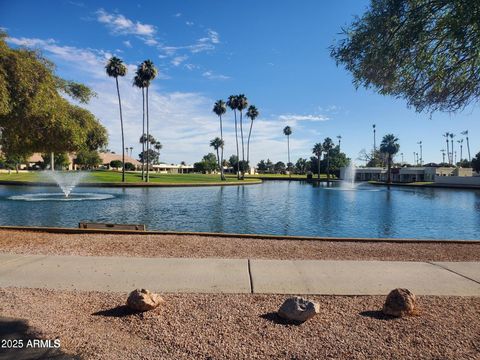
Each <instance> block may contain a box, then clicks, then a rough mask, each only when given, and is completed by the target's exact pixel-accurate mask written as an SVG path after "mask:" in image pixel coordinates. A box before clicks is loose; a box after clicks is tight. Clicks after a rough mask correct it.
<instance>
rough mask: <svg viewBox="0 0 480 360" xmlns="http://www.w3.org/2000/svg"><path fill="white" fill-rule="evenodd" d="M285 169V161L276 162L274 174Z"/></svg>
mask: <svg viewBox="0 0 480 360" xmlns="http://www.w3.org/2000/svg"><path fill="white" fill-rule="evenodd" d="M286 170H287V168H286V166H285V163H284V162H282V161H279V162H277V163H276V164H275V166H274V171H275V173H276V174H284V173H285V171H286Z"/></svg>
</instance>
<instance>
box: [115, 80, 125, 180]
mask: <svg viewBox="0 0 480 360" xmlns="http://www.w3.org/2000/svg"><path fill="white" fill-rule="evenodd" d="M115 83H116V84H117V95H118V106H119V108H120V127H121V128H122V182H125V137H124V135H123V116H122V100H121V99H120V88H119V87H118V76H115Z"/></svg>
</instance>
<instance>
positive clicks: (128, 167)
mask: <svg viewBox="0 0 480 360" xmlns="http://www.w3.org/2000/svg"><path fill="white" fill-rule="evenodd" d="M125 170H127V171H134V170H135V165H133V164H132V163H131V162H126V163H125Z"/></svg>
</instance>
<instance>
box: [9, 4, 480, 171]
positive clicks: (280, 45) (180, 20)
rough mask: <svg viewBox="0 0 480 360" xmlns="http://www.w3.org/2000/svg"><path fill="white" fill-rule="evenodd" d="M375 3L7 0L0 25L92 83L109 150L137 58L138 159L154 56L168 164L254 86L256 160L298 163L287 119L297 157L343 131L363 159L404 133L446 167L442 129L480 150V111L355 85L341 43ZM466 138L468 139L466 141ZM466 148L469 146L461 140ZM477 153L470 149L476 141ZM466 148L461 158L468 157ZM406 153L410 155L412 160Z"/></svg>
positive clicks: (156, 126) (129, 110) (229, 122)
mask: <svg viewBox="0 0 480 360" xmlns="http://www.w3.org/2000/svg"><path fill="white" fill-rule="evenodd" d="M367 6H368V1H364V0H362V1H360V0H345V1H333V0H332V1H316V0H310V1H301V2H299V1H293V0H292V1H287V0H285V1H272V0H270V1H253V0H246V1H242V2H241V3H239V2H234V1H222V0H205V1H194V0H191V1H173V0H172V1H161V2H159V1H130V2H128V3H127V2H119V1H102V2H98V1H81V0H73V1H67V0H59V1H43V2H35V1H23V0H16V1H6V0H0V27H3V28H5V29H6V31H7V32H8V34H9V36H10V39H9V43H10V45H11V46H29V47H33V48H38V49H40V50H41V51H42V52H43V54H44V55H45V56H46V57H47V58H49V59H51V60H52V61H53V62H54V63H55V64H56V65H57V72H58V74H59V75H61V76H63V77H65V78H68V79H72V80H77V81H82V82H85V83H86V84H88V85H89V86H91V87H92V88H93V89H94V90H95V91H96V92H97V93H98V97H97V98H96V99H95V100H94V101H92V102H91V103H90V104H89V105H88V106H87V107H88V108H89V109H90V110H91V111H92V112H93V113H94V114H95V115H96V116H97V117H98V118H99V119H100V121H101V122H102V123H103V124H104V125H105V126H106V127H107V128H108V131H109V135H110V145H109V147H110V148H111V149H113V150H115V151H117V152H120V136H119V134H120V125H119V120H118V109H117V107H116V106H117V105H116V94H115V87H114V81H113V79H109V78H108V77H107V76H106V75H105V74H104V69H103V66H104V64H105V61H106V59H107V58H108V57H109V56H111V55H112V54H115V55H117V56H119V57H121V58H122V59H123V60H124V61H125V63H126V64H128V65H129V74H128V76H127V77H126V78H124V79H121V92H122V100H123V102H124V106H125V131H126V139H127V140H126V141H127V145H128V146H133V147H134V148H135V150H134V154H138V152H139V150H140V146H139V144H138V138H139V137H140V134H141V96H140V93H139V92H138V91H137V90H136V89H134V88H133V87H132V86H131V77H132V74H133V73H134V70H135V66H136V65H137V64H139V63H140V62H141V61H143V60H145V59H151V60H152V61H153V62H154V63H155V64H156V65H157V66H158V68H159V71H160V76H159V78H158V79H157V80H155V81H154V84H153V86H152V92H151V95H152V99H151V123H152V133H153V135H154V136H155V137H156V138H157V139H158V140H160V141H161V142H162V143H163V145H164V149H163V150H162V154H161V160H163V161H166V162H169V163H170V162H179V161H182V160H185V161H187V162H189V163H191V162H194V161H198V160H199V159H200V158H201V156H203V155H204V154H206V153H207V152H210V151H212V149H211V148H209V141H210V140H211V139H212V138H213V137H215V136H217V135H218V133H219V131H218V121H217V118H216V117H215V115H214V114H212V113H211V108H212V105H213V102H214V101H215V100H217V99H221V98H223V99H226V97H228V95H230V94H237V93H245V94H246V95H247V97H248V99H249V101H250V103H251V104H255V105H256V106H257V107H258V108H259V110H260V112H261V116H260V117H259V119H258V120H257V121H256V123H255V125H254V128H253V137H252V145H251V148H252V151H251V152H252V155H251V158H252V160H253V162H254V163H256V162H258V161H259V160H260V159H263V158H270V159H272V160H273V161H279V160H282V161H286V139H285V137H284V136H283V134H282V129H283V127H284V126H285V125H290V126H291V127H292V128H293V135H292V136H291V148H292V151H291V152H292V159H295V160H296V159H297V158H298V157H307V158H308V157H310V156H311V148H312V147H313V144H314V143H315V142H319V141H323V139H324V138H325V137H327V136H329V137H331V138H333V139H334V140H335V141H336V136H337V135H341V136H342V150H343V151H345V152H346V153H347V155H348V156H349V157H352V158H356V157H357V156H358V153H359V151H360V150H361V149H363V148H365V149H371V148H372V146H373V135H372V124H374V123H375V124H376V126H377V143H379V142H380V140H381V137H382V136H383V135H384V134H386V133H393V134H395V135H396V136H397V137H398V138H399V139H400V145H401V150H400V151H401V152H403V153H404V157H405V160H407V161H410V162H412V161H413V152H414V151H419V149H418V145H417V142H418V141H420V140H421V141H423V144H424V146H423V158H424V162H431V161H433V162H439V161H440V160H441V153H440V150H441V149H443V148H445V142H444V138H443V137H442V133H444V132H446V131H448V132H453V133H455V134H457V137H456V139H455V140H458V139H460V138H461V135H460V132H461V131H463V130H466V129H468V130H469V133H470V144H471V152H472V156H473V155H474V154H475V153H477V152H478V151H479V150H480V141H479V140H478V137H477V136H476V134H477V133H478V132H479V130H480V125H479V121H478V119H479V117H480V111H479V109H478V106H475V107H471V108H468V109H467V110H465V111H464V112H462V113H459V114H440V113H436V114H433V116H432V117H431V118H430V116H429V114H417V113H415V111H414V110H413V109H408V108H407V107H406V104H405V102H404V101H403V100H397V99H393V98H390V97H383V96H380V95H377V94H375V93H374V92H373V91H370V90H365V89H358V90H355V88H354V87H353V85H352V83H351V75H350V74H349V73H347V72H346V71H345V70H344V69H343V68H341V67H337V66H336V65H335V62H334V61H333V60H332V59H331V58H330V56H329V49H328V48H329V46H331V45H332V44H333V43H334V40H335V39H336V38H337V39H338V38H339V33H340V29H341V27H342V26H346V25H348V24H349V23H350V22H351V20H352V18H353V16H354V15H361V14H362V13H363V12H364V10H365V9H366V7H367ZM225 122H226V154H227V158H228V156H229V155H230V154H233V153H234V149H235V147H234V144H235V141H234V137H233V134H234V132H233V114H232V113H231V112H228V113H227V115H226V117H225ZM464 144H465V143H464ZM455 147H456V149H457V150H458V153H459V145H458V144H457V143H456V142H455ZM463 155H464V157H466V146H464V154H463ZM459 156H460V154H458V155H457V158H459ZM398 160H401V159H400V157H399V158H398Z"/></svg>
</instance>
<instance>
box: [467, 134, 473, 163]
mask: <svg viewBox="0 0 480 360" xmlns="http://www.w3.org/2000/svg"><path fill="white" fill-rule="evenodd" d="M467 150H468V161H472V158H471V157H470V143H469V142H468V136H467Z"/></svg>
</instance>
